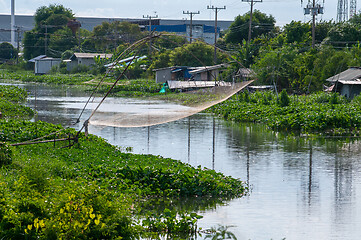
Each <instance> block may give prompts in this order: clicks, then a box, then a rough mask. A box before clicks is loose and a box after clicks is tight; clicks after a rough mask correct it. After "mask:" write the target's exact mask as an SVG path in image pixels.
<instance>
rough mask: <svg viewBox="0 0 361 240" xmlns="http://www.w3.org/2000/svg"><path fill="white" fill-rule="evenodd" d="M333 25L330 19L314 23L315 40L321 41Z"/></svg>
mask: <svg viewBox="0 0 361 240" xmlns="http://www.w3.org/2000/svg"><path fill="white" fill-rule="evenodd" d="M334 25H335V23H333V22H332V21H328V22H326V21H321V22H319V23H317V24H316V29H315V40H316V42H322V41H324V40H325V38H326V37H327V36H328V33H329V31H330V30H331V28H332V27H333V26H334Z"/></svg>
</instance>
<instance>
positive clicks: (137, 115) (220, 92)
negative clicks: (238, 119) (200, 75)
mask: <svg viewBox="0 0 361 240" xmlns="http://www.w3.org/2000/svg"><path fill="white" fill-rule="evenodd" d="M251 82H252V81H245V82H241V83H235V84H232V85H230V86H216V87H212V88H209V89H202V90H197V91H191V92H188V93H187V94H200V95H204V94H206V95H207V94H208V95H209V96H212V100H208V102H201V103H197V104H192V106H183V105H177V104H172V103H164V102H162V101H146V100H145V101H142V102H139V101H135V102H127V105H128V106H127V108H121V107H119V108H118V109H113V111H112V112H108V111H102V110H101V109H100V110H98V111H97V112H96V113H95V114H94V116H93V117H92V118H91V120H90V124H93V125H103V126H114V127H147V126H153V125H158V124H162V123H167V122H172V121H176V120H179V119H182V118H185V117H189V116H191V115H193V114H196V113H199V112H201V111H203V110H205V109H207V108H209V107H211V106H213V105H215V104H218V103H220V102H222V101H225V100H226V99H228V98H230V97H231V96H232V95H234V94H235V93H237V92H239V91H240V90H242V89H243V88H244V87H246V86H247V85H249V84H250V83H251Z"/></svg>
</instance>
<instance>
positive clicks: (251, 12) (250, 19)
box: [242, 0, 263, 42]
mask: <svg viewBox="0 0 361 240" xmlns="http://www.w3.org/2000/svg"><path fill="white" fill-rule="evenodd" d="M242 2H248V3H251V10H250V14H249V28H248V42H251V38H252V17H253V5H254V4H256V3H257V2H263V0H242Z"/></svg>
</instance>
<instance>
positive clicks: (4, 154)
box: [0, 143, 13, 167]
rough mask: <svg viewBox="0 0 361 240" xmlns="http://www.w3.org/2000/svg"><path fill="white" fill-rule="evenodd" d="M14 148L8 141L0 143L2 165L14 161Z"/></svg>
mask: <svg viewBox="0 0 361 240" xmlns="http://www.w3.org/2000/svg"><path fill="white" fill-rule="evenodd" d="M12 155H13V153H12V150H11V147H10V146H9V145H8V144H7V143H0V167H1V166H5V165H9V164H11V163H12Z"/></svg>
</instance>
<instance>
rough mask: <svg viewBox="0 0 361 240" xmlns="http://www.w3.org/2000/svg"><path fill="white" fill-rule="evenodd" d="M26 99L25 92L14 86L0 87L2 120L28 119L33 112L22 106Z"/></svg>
mask: <svg viewBox="0 0 361 240" xmlns="http://www.w3.org/2000/svg"><path fill="white" fill-rule="evenodd" d="M26 97H27V93H26V91H25V90H23V89H20V88H18V87H14V86H6V85H0V113H1V117H0V118H2V119H9V118H19V119H30V118H31V117H32V116H33V115H34V112H33V111H32V110H31V109H30V108H28V107H25V106H23V105H20V104H21V103H24V102H25V100H26Z"/></svg>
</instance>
